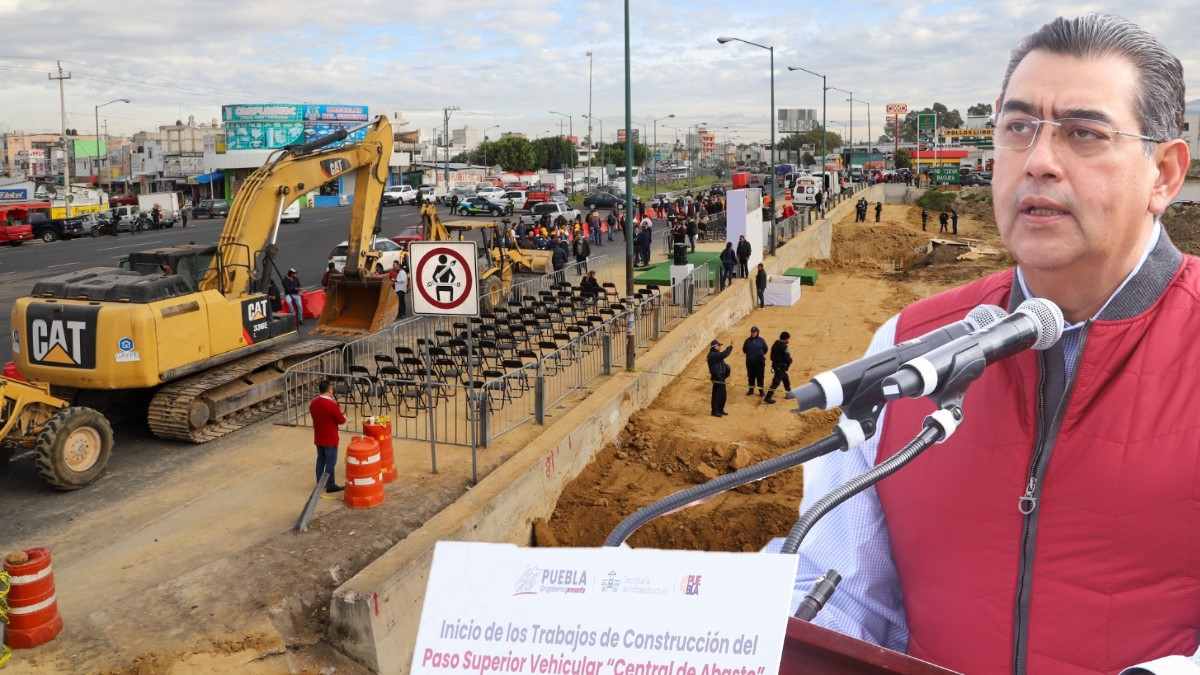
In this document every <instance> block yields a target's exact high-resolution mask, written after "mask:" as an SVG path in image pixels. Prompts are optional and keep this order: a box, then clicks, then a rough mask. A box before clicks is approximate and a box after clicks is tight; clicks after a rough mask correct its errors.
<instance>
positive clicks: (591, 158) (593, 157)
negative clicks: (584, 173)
mask: <svg viewBox="0 0 1200 675" xmlns="http://www.w3.org/2000/svg"><path fill="white" fill-rule="evenodd" d="M584 117H586V118H587V121H588V153H589V154H588V183H591V182H592V170H591V165H593V164H595V163H596V155H597V154H599V155H600V165H601V166H602V167H603V166H607V163H606V162H605V161H604V120H603V119H601V118H599V117H596V116H595V115H592V114H591V113H588V114H587V115H584ZM592 122H596V123H597V124H599V125H600V147H599V148H598V149H597V150H596V151H595V152H592V131H591V129H592ZM600 175H601V176H604V177H605V178H606V179H607V175H606V174H605V172H604V171H603V170H602V171H601V172H600Z"/></svg>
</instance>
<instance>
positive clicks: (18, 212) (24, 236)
mask: <svg viewBox="0 0 1200 675" xmlns="http://www.w3.org/2000/svg"><path fill="white" fill-rule="evenodd" d="M37 211H41V212H44V213H49V212H50V203H49V202H22V203H20V204H9V205H0V245H4V244H7V245H9V246H20V245H21V244H22V243H24V242H26V241H28V240H30V239H33V226H32V225H30V224H29V214H30V213H32V212H37Z"/></svg>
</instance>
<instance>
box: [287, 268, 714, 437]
mask: <svg viewBox="0 0 1200 675" xmlns="http://www.w3.org/2000/svg"><path fill="white" fill-rule="evenodd" d="M713 278H714V277H713V272H712V271H711V269H710V266H709V265H708V264H706V265H700V266H697V267H696V268H695V269H694V270H693V271H692V272H691V273H690V274H689V275H687V277H685V278H682V279H679V280H677V283H675V284H673V285H672V286H668V287H663V288H657V289H644V290H643V291H642V292H641V293H640V294H639V295H638V296H637V299H636V300H628V299H627V301H626V302H625V303H624V304H625V309H624V310H622V311H608V312H606V313H605V314H603V315H601V316H602V317H603V318H602V319H601V320H600V321H593V322H592V327H591V328H590V329H589V330H586V331H584V332H582V333H579V334H576V335H573V336H572V337H571V338H570V339H569V340H567V341H565V342H563V343H560V344H557V345H556V346H555V347H554V348H553V349H539V350H535V355H536V358H534V359H527V360H522V361H521V363H520V365H519V367H512V366H513V365H514V364H513V362H512V361H511V360H509V359H506V361H508V362H507V363H505V364H500V363H498V360H499V359H498V357H496V355H488V354H482V353H474V352H470V353H469V354H468V356H467V358H466V359H463V360H459V361H456V362H451V359H442V363H438V359H434V358H430V355H429V354H430V352H429V349H430V348H431V346H432V345H435V344H440V343H444V341H445V339H446V338H447V335H451V336H455V335H458V334H459V331H461V323H462V322H457V321H453V320H451V319H448V318H443V317H424V318H416V319H408V320H405V321H400V322H397V323H396V324H394V325H393V326H391V327H389V328H388V329H386V330H384V331H380V332H379V333H376V334H374V335H371V336H368V337H366V338H363V339H360V340H357V341H355V342H352V343H348V344H346V345H345V346H344V347H343V348H342V349H339V350H333V351H330V352H326V353H324V354H321V355H318V356H315V357H312V358H310V359H307V360H305V361H302V362H300V363H297V364H296V365H294V366H292V367H291V368H289V369H288V371H287V373H286V374H285V390H286V397H287V398H286V411H285V421H286V423H287V424H291V425H295V426H312V419H311V417H310V416H309V412H308V404H309V402H310V401H311V400H312V399H313V398H314V397H315V396H316V395H317V394H318V393H319V391H318V390H319V385H320V383H321V382H322V381H324V380H328V381H331V382H332V383H333V385H334V390H335V393H336V396H337V399H338V401H339V402H340V403H341V405H342V408H343V410H344V412H345V414H346V417H347V423H346V427H345V428H347V429H353V430H356V431H359V430H361V429H362V425H363V424H364V423H365V422H366V421H367V420H368V418H373V417H377V416H387V417H389V418H390V420H391V423H392V434H393V436H394V437H396V438H399V439H409V440H418V441H436V443H444V444H448V445H460V446H470V447H478V446H486V445H488V444H489V443H490V442H491V441H494V440H495V439H496V438H498V437H500V436H502V435H503V434H506V433H508V432H510V431H512V430H514V429H516V428H518V427H520V426H522V425H524V424H528V423H530V422H533V423H536V424H545V421H546V418H547V417H550V416H552V415H553V414H554V412H555V410H557V409H558V408H559V407H560V406H561V405H562V404H563V402H564V401H566V400H567V399H568V398H569V397H571V396H572V395H575V394H579V395H583V394H585V393H586V392H587V391H588V390H589V388H590V387H592V386H593V385H594V384H595V382H596V381H597V380H598V379H599V378H602V377H604V376H606V375H610V374H612V373H613V372H614V371H615V370H620V369H625V368H626V367H628V366H630V365H632V364H629V363H628V353H627V344H628V342H629V340H630V338H631V337H632V340H633V344H634V348H635V353H637V352H642V351H644V350H646V349H648V348H649V347H650V346H651V345H652V344H653V343H654V341H656V340H657V339H659V337H661V336H662V335H663V334H664V333H665V332H667V331H668V330H670V329H671V328H673V327H674V326H675V325H676V324H677V323H678V322H679V321H681V320H682V319H684V318H686V317H687V316H688V315H690V314H691V313H694V312H695V311H696V310H697V309H698V308H699V307H700V306H701V305H702V304H703V303H704V302H705V301H707V299H708V298H710V297H711V296H712V295H713V293H715V292H716V287H715V285H714V282H713ZM455 323H459V324H460V325H459V326H457V327H456V326H454V324H455ZM467 344H468V345H472V344H473V343H472V341H467ZM405 346H407V347H409V348H410V349H411V350H412V353H413V354H414V357H413V358H415V359H417V361H419V364H420V365H419V366H416V368H415V373H414V371H413V369H409V370H407V371H404V374H403V375H402V376H395V377H388V376H384V375H381V371H380V369H379V364H378V363H374V361H375V358H374V357H375V356H376V355H385V356H390V355H391V354H395V353H396V352H395V348H396V347H405ZM435 461H436V460H435Z"/></svg>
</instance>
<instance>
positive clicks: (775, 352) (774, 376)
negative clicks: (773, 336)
mask: <svg viewBox="0 0 1200 675" xmlns="http://www.w3.org/2000/svg"><path fill="white" fill-rule="evenodd" d="M791 337H792V336H791V335H790V334H788V332H787V331H786V330H785V331H783V332H782V333H780V334H779V339H778V340H776V341H775V344H773V345H771V388H770V390H768V391H767V397H766V398H765V399H763V402H764V403H774V402H775V388H776V387H778V386H779V385H780V384H782V385H783V391H784V395H785V396H786V395H787V394H789V393H791V391H792V381H791V379H790V378H788V368H791V367H792V355H791V354H790V353H789V352H788V340H789V339H791Z"/></svg>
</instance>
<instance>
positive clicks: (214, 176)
mask: <svg viewBox="0 0 1200 675" xmlns="http://www.w3.org/2000/svg"><path fill="white" fill-rule="evenodd" d="M222 178H224V176H223V175H222V174H221V172H220V171H210V172H209V173H202V174H200V175H199V176H192V177H191V178H189V179H188V182H189V183H199V184H200V185H208V184H209V183H213V182H215V181H219V180H221V179H222Z"/></svg>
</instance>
